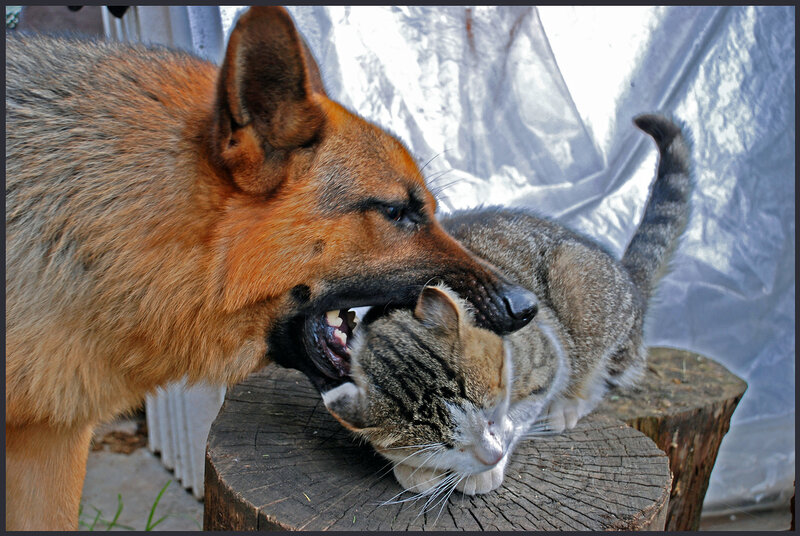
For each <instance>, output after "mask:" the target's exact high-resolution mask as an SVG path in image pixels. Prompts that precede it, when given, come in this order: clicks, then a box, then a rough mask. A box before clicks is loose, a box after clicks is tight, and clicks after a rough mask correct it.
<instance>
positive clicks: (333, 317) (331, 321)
mask: <svg viewBox="0 0 800 536" xmlns="http://www.w3.org/2000/svg"><path fill="white" fill-rule="evenodd" d="M325 319H326V320H327V321H328V325H329V326H333V327H335V328H338V327H339V326H341V325H342V322H344V320H342V319H341V318H340V317H339V310H338V309H337V310H335V311H328V312H327V313H325Z"/></svg>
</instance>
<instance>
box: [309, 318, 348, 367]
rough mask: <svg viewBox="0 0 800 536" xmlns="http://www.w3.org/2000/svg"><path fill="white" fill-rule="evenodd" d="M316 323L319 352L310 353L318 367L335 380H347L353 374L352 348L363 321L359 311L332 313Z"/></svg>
mask: <svg viewBox="0 0 800 536" xmlns="http://www.w3.org/2000/svg"><path fill="white" fill-rule="evenodd" d="M312 322H313V324H312V325H311V326H310V328H311V331H312V333H311V335H312V340H313V342H314V344H315V348H314V349H313V350H315V351H313V350H312V351H311V352H310V353H311V359H312V360H313V361H314V362H315V363H314V364H315V365H316V366H317V368H318V369H319V371H320V372H322V373H323V374H325V375H326V376H328V377H329V378H330V379H332V380H339V379H344V378H347V377H348V376H349V375H350V347H351V345H352V342H353V335H354V331H355V329H356V326H357V325H358V322H359V319H358V316H357V315H356V312H355V311H353V310H350V309H338V310H333V311H328V312H327V313H325V314H324V315H322V317H318V318H316V319H314V320H312ZM309 350H311V349H309Z"/></svg>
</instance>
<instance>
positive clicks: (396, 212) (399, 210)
mask: <svg viewBox="0 0 800 536" xmlns="http://www.w3.org/2000/svg"><path fill="white" fill-rule="evenodd" d="M382 210H383V215H384V216H386V218H387V219H389V220H391V221H394V222H399V221H400V220H402V219H403V218H404V217H405V215H406V210H405V208H403V207H398V206H396V205H384V206H383V208H382Z"/></svg>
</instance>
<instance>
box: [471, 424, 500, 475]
mask: <svg viewBox="0 0 800 536" xmlns="http://www.w3.org/2000/svg"><path fill="white" fill-rule="evenodd" d="M473 452H474V453H475V457H476V458H477V459H478V461H479V462H481V463H482V464H484V465H488V466H490V467H491V466H494V465H497V464H498V463H499V462H500V460H502V459H503V455H504V454H505V452H503V445H502V444H501V443H500V441H499V439H498V438H497V437H496V436H495V435H494V434H493V433H491V432H484V434H483V437H482V438H481V441H480V442H479V443H478V444H476V445H475V447H474V448H473Z"/></svg>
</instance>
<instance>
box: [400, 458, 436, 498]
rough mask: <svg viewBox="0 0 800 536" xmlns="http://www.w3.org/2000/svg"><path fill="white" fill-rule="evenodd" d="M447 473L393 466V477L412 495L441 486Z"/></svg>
mask: <svg viewBox="0 0 800 536" xmlns="http://www.w3.org/2000/svg"><path fill="white" fill-rule="evenodd" d="M446 476H447V472H445V471H442V470H439V469H431V468H428V467H414V466H411V465H406V464H403V463H401V464H397V465H395V466H394V477H395V478H396V479H397V482H398V483H399V484H400V485H401V486H402V487H403V488H404V489H406V490H407V491H411V492H413V493H423V494H424V493H426V492H428V491H431V490H433V489H434V488H436V487H437V486H438V485H439V484H441V483H442V482H443V481H444V479H445V477H446Z"/></svg>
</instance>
